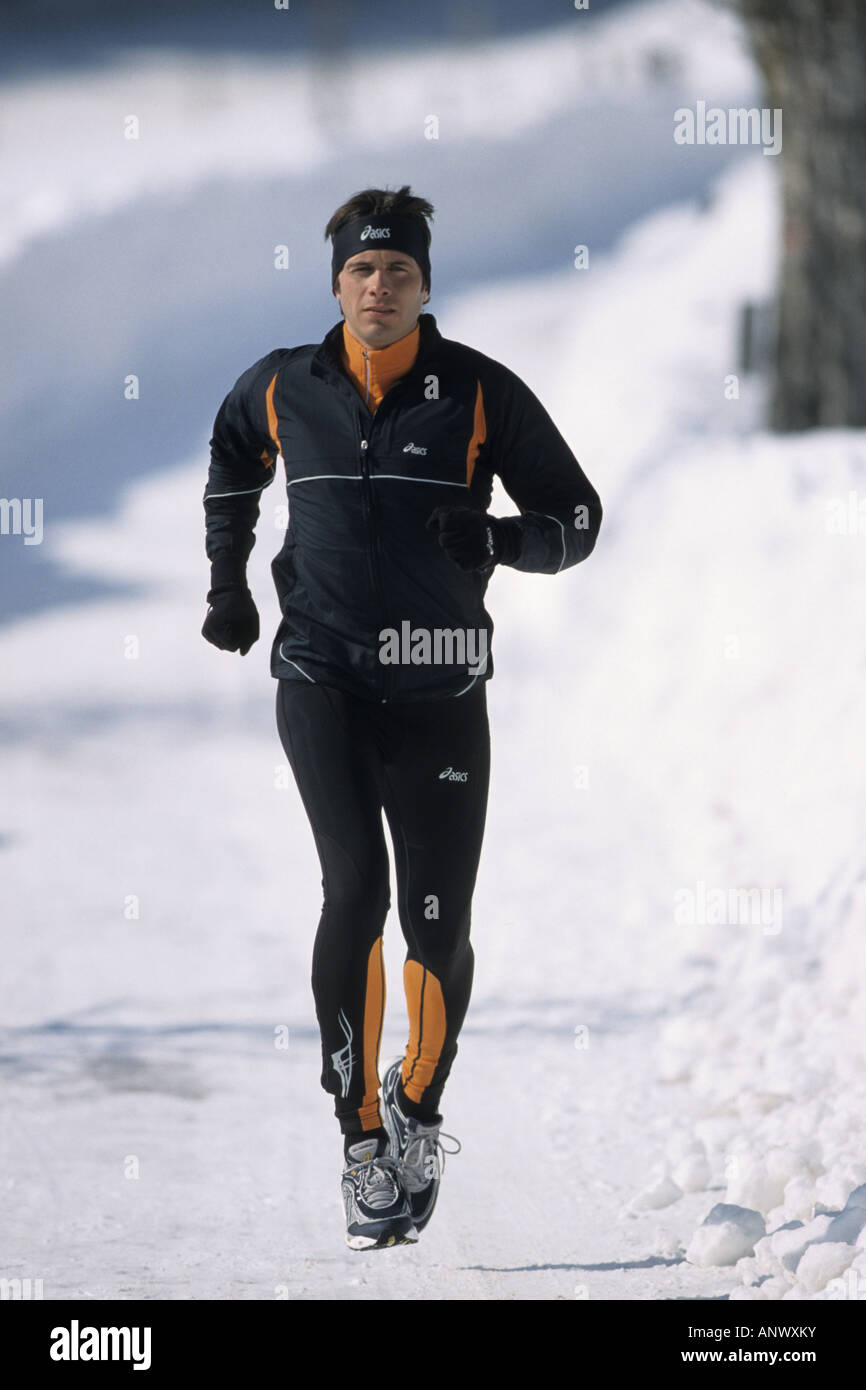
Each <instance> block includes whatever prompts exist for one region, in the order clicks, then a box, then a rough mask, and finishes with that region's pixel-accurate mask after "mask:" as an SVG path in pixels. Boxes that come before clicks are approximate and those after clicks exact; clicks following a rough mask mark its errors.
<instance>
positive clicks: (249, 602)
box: [201, 583, 259, 656]
mask: <svg viewBox="0 0 866 1390" xmlns="http://www.w3.org/2000/svg"><path fill="white" fill-rule="evenodd" d="M207 601H208V604H209V605H210V606H209V607H208V610H207V617H206V618H205V620H204V626H203V627H202V630H201V635H202V637H205V638H206V639H207V641H208V642H211V643H213V645H214V646H215V647H219V649H220V651H224V652H236V651H238V649H240V654H241V656H246V654H247V652H248V651H249V649H250V647H251V646H252V645H253V643H254V642H257V641H258V640H259V613H258V609H257V608H256V605H255V602H254V601H253V596H252V594H251V593H250V591H249V589H248V588H247V586H246V584H245V583H240V584H231V585H220V586H219V587H218V588H216V589H211V591H210V593H209V594H208V596H207Z"/></svg>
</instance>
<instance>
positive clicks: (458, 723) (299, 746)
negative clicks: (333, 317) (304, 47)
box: [202, 186, 602, 1249]
mask: <svg viewBox="0 0 866 1390" xmlns="http://www.w3.org/2000/svg"><path fill="white" fill-rule="evenodd" d="M432 215H433V208H432V206H431V205H430V203H429V202H427V201H426V200H425V199H423V198H419V197H416V196H414V195H413V194H412V192H411V189H410V188H409V187H408V186H404V187H403V188H401V189H399V190H398V191H394V190H387V189H375V188H371V189H364V190H363V191H361V192H359V193H356V194H355V195H354V196H353V197H352V198H350V199H349V200H348V201H347V202H346V203H344V204H343V206H342V207H341V208H339V209H338V210H337V211H336V212H335V213H334V215H333V216H332V217H331V219H330V221H329V222H328V225H327V228H326V230H325V237H326V239H327V238H330V239H331V242H332V263H331V285H332V293H333V294H334V295H335V297H336V298H337V300H338V302H339V305H340V309H341V311H342V315H343V318H342V321H341V322H339V323H337V324H335V325H334V326H333V327H332V328H331V329H330V330H329V331H328V333H327V334H326V335H325V338H324V340H323V341H322V342H321V343H319V344H306V345H304V346H302V347H294V348H278V349H277V350H276V351H274V352H271V353H269V354H268V355H267V356H266V357H263V358H261V360H260V361H258V362H256V363H255V365H254V366H252V367H250V369H249V370H248V371H246V372H245V373H244V374H243V376H241V377H240V378H239V380H238V381H237V383H236V384H235V386H234V387H233V389H232V390H231V391H230V392H229V394H228V396H226V398H225V400H224V401H223V403H222V406H221V407H220V410H219V413H218V414H217V417H216V421H215V424H214V432H213V438H212V439H211V463H210V470H209V474H208V482H207V486H206V488H205V493H204V506H205V516H206V549H207V555H208V558H209V559H210V561H211V588H210V591H209V593H208V603H209V608H208V613H207V617H206V619H205V623H204V627H203V628H202V632H203V635H204V636H205V637H206V638H207V640H208V641H210V642H213V643H214V644H215V645H216V646H218V647H220V648H222V649H224V650H226V651H238V650H239V651H240V652H241V654H242V655H245V654H246V653H247V652H248V651H249V649H250V647H251V646H252V644H253V643H254V642H255V641H256V640H257V638H258V636H259V618H258V613H257V610H256V606H255V603H254V602H253V599H252V596H251V594H250V592H249V589H248V587H247V583H246V564H247V560H248V557H249V553H250V551H251V549H252V546H253V544H254V539H255V537H254V527H255V523H256V520H257V518H258V515H259V500H260V496H261V493H262V490H263V489H264V488H265V487H268V486H269V485H270V484H271V483H272V482H273V479H274V476H275V472H276V464H277V462H278V461H279V460H280V459H281V460H282V461H283V463H284V465H285V471H286V486H287V495H288V501H289V523H288V529H287V532H286V539H285V543H284V545H283V547H282V549H281V551H280V553H279V554H278V555H277V556H276V558H275V559H274V561H273V563H272V566H271V569H272V573H273V577H274V582H275V585H276V589H277V594H278V596H279V601H280V608H281V612H282V620H281V622H280V625H279V628H278V631H277V634H276V636H275V638H274V641H273V645H272V647H271V658H270V662H271V674H272V675H273V676H274V677H275V678H276V680H277V726H278V731H279V735H280V739H281V742H282V745H283V748H284V750H285V753H286V756H287V758H288V760H289V763H290V765H291V767H292V770H293V774H294V777H295V780H296V782H297V786H298V790H299V793H300V796H301V798H302V801H303V804H304V808H305V811H306V813H307V815H308V817H309V820H310V825H311V828H312V831H313V836H314V838H315V842H316V848H317V852H318V855H319V858H320V862H321V866H322V875H323V877H322V883H323V888H324V903H323V908H322V915H321V918H320V920H319V925H318V930H317V934H316V939H315V944H314V948H313V967H312V986H313V993H314V997H315V1002H316V1014H317V1017H318V1021H319V1027H320V1032H321V1039H322V1075H321V1083H322V1086H323V1088H324V1089H325V1090H326V1091H327V1092H328V1093H329V1094H331V1095H333V1096H334V1109H335V1114H336V1117H337V1119H338V1121H339V1124H340V1128H341V1131H342V1134H343V1138H344V1169H343V1174H342V1192H343V1198H344V1203H345V1208H346V1225H347V1233H346V1239H347V1242H348V1244H349V1245H350V1247H351V1248H353V1249H373V1248H382V1247H384V1246H388V1245H394V1244H401V1243H408V1242H412V1241H415V1240H417V1238H418V1233H419V1231H421V1230H423V1229H424V1227H425V1226H426V1224H427V1222H428V1221H429V1219H430V1216H431V1214H432V1211H433V1206H434V1204H435V1202H436V1197H437V1193H438V1189H439V1181H440V1176H441V1172H440V1154H441V1152H442V1151H443V1145H442V1144H441V1140H440V1126H441V1123H442V1116H441V1115H440V1114H439V1109H438V1107H439V1102H440V1099H441V1096H442V1091H443V1088H444V1085H445V1082H446V1080H447V1078H448V1075H449V1073H450V1070H451V1066H452V1064H453V1061H454V1058H455V1056H456V1054H457V1037H458V1034H459V1032H460V1028H461V1025H462V1023H463V1019H464V1016H465V1014H466V1010H467V1007H468V1004H469V997H470V992H471V986H472V973H473V963H474V956H473V951H472V946H471V944H470V941H469V926H470V914H471V902H472V894H473V891H474V887H475V879H476V873H477V869H478V863H479V858H480V852H481V843H482V838H483V833H484V822H485V816H486V809H487V791H488V780H489V771H490V742H489V727H488V718H487V703H486V682H487V681H488V680H489V679H490V678H491V676H492V675H493V662H492V657H491V653H490V643H491V637H492V632H493V623H492V620H491V618H490V615H489V614H488V612H487V610H486V608H485V607H484V595H485V590H486V587H487V583H488V580H489V578H490V575H491V573H492V572H493V569H494V567H495V566H496V565H497V564H506V565H510V566H511V567H512V568H513V569H517V570H522V571H527V572H534V573H543V574H557V573H559V572H560V571H561V570H565V569H568V568H570V567H571V566H572V565H575V564H577V563H578V562H579V561H581V560H584V559H586V557H587V556H588V555H589V554H590V552H591V551H592V549H593V546H594V545H595V541H596V537H597V535H598V530H599V526H600V524H601V516H602V508H601V503H600V501H599V498H598V494H597V493H596V491H595V489H594V488H593V486H592V484H591V483H590V482H589V480H588V479H587V477H586V476H585V474H584V473H583V471H582V469H581V467H580V465H579V464H578V462H577V460H576V458H575V457H574V455H573V454H572V452H571V450H570V449H569V447H568V445H567V444H566V442H565V440H564V439H563V438H562V436H561V435H560V433H559V431H558V430H557V428H556V426H555V425H554V424H553V422H552V420H551V419H550V417H549V416H548V414H547V413H546V411H545V410H544V408H543V406H542V405H541V404H540V402H539V401H538V399H537V398H536V397H535V396H534V395H533V393H532V392H531V391H530V390H529V388H528V387H527V386H526V385H525V384H524V383H523V382H522V381H521V380H520V379H519V377H517V376H516V375H515V374H514V373H513V372H512V371H510V370H509V369H508V368H507V367H505V366H503V365H502V364H501V363H499V362H496V361H495V360H494V359H492V358H490V357H487V356H485V355H484V354H483V353H481V352H477V351H476V350H475V349H473V348H470V347H467V346H465V345H463V344H462V343H457V342H453V341H451V340H449V339H446V338H444V337H442V335H441V333H440V332H439V329H438V327H437V324H436V320H435V318H434V317H433V315H432V314H429V313H422V312H421V310H422V306H423V305H424V304H425V303H426V302H427V301H428V299H429V297H430V280H431V276H430V258H429V246H430V228H429V225H428V219H430V218H432ZM494 474H496V475H498V476H499V477H500V478H501V479H502V482H503V484H504V487H505V489H506V491H507V492H508V494H509V496H511V497H512V498H513V499H514V501H515V503H516V504H517V506H518V508H519V510H520V513H521V514H520V516H515V517H506V518H504V519H498V518H494V517H492V516H490V515H489V514H488V512H487V507H488V506H489V503H490V498H491V493H492V486H493V476H494ZM383 809H384V811H385V815H386V817H387V820H388V824H389V828H390V832H391V838H392V842H393V847H394V852H395V861H396V877H397V883H398V890H399V892H398V898H399V902H398V908H399V915H400V924H401V928H402V931H403V934H404V936H405V938H406V943H407V948H408V949H407V955H406V961H405V966H404V977H403V978H404V987H405V992H406V1000H407V1004H408V1011H409V1024H410V1034H409V1043H408V1046H407V1049H406V1052H405V1055H404V1056H403V1057H402V1058H398V1059H396V1061H395V1062H394V1063H392V1064H391V1066H389V1067H388V1068H387V1070H386V1072H385V1076H384V1078H383V1081H382V1099H381V1102H380V1098H379V1085H380V1080H379V1071H378V1063H379V1047H380V1039H381V1031H382V1019H383V1013H384V1004H385V978H384V970H383V959H382V932H383V928H384V924H385V918H386V916H387V912H388V908H389V906H390V890H389V883H390V874H389V861H388V854H387V849H386V845H385V837H384V833H383V827H382V810H383ZM446 1152H447V1150H446Z"/></svg>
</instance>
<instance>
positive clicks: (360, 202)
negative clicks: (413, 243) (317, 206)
mask: <svg viewBox="0 0 866 1390" xmlns="http://www.w3.org/2000/svg"><path fill="white" fill-rule="evenodd" d="M383 212H385V213H387V212H394V213H398V212H399V213H402V214H403V215H404V216H405V217H415V218H417V220H418V221H419V222H420V223H421V226H422V227H423V228H424V239H425V242H426V244H427V248H428V250H429V247H430V228H429V226H428V218H429V220H430V221H432V220H433V204H432V203H428V201H427V199H426V198H418V197H416V196H415V194H414V193H413V192H412V189H411V188H410V187H409V185H408V183H404V184H403V187H402V188H397V189H394V188H362V189H361V191H360V193H353V194H352V196H351V198H347V199H346V201H345V203H343V205H342V207H338V208H337V211H336V212H335V213H334V214H333V216H332V217H331V219H330V221H329V222H328V225H327V227H326V228H325V240H326V241H327V239H328V237H332V236H333V235H334V233H335V232H337V231H339V230H340V228H341V227H343V226H345V224H346V223H347V222H352V221H354V219H355V218H356V217H369V216H371V215H372V214H375V213H383ZM427 289H428V291H429V289H430V283H429V277H428V282H427Z"/></svg>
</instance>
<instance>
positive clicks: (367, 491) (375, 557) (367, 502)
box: [361, 437, 391, 705]
mask: <svg viewBox="0 0 866 1390" xmlns="http://www.w3.org/2000/svg"><path fill="white" fill-rule="evenodd" d="M368 456H369V440H367V439H364V438H363V437H362V439H361V474H362V477H363V482H362V484H361V486H362V495H363V497H364V507H365V510H366V513H367V524H368V529H369V532H370V560H371V565H372V570H373V583H374V585H375V588H376V593H377V595H378V598H379V605H380V611H381V612H382V614H383V615H384V613H385V596H384V591H383V588H382V574H381V570H380V568H379V537H378V534H377V531H376V524H375V521H374V518H373V496H372V486H371V483H370V468H369V462H368ZM385 626H387V622H386V621H383V622H382V624H381V627H385ZM380 665H381V667H382V676H381V685H380V687H379V689H380V690H381V691H382V692H383V693H382V697H381V700H380V704H383V705H384V704H387V702H388V697H389V695H390V693H391V690H390V687H391V682H390V680H389V679H388V677H389V674H390V672H389V670H388V666H387V664H385V663H383V662H380Z"/></svg>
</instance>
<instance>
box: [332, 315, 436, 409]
mask: <svg viewBox="0 0 866 1390" xmlns="http://www.w3.org/2000/svg"><path fill="white" fill-rule="evenodd" d="M344 322H345V320H344V319H340V321H339V323H335V324H334V326H333V327H332V328H329V329H328V331H327V333H326V334H325V336H324V338H323V339H322V341H321V343H320V344H319V346H318V347H317V349H316V351H315V352H314V354H313V357H312V359H311V362H310V371H311V372H313V373H314V375H316V376H322V377H328V376H334V374H336V375H337V377H338V378H339V380H340V381H341V382H345V383H346V385H347V386H349V388H350V389H351V390H352V391H353V392H354V389H355V388H354V387H353V386H352V385H351V383H350V382H349V379H348V377H347V376H346V373H345V372H344V371H343V367H342V362H341V352H342V347H343V323H344ZM441 342H442V334H441V333H440V332H439V329H438V328H437V326H436V319H435V317H434V315H433V314H419V316H418V353H417V356H416V358H415V361H414V363H413V365H412V367H411V368H410V370H409V372H408V373H407V377H412V376H414V375H415V373H416V372H417V373H420V371H421V368H422V367H423V366H425V365H426V363H427V362H428V361H429V360H430V358H431V357H432V356H433V355H434V353H435V352H436V350H437V349H438V347H439V344H440V343H441Z"/></svg>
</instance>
